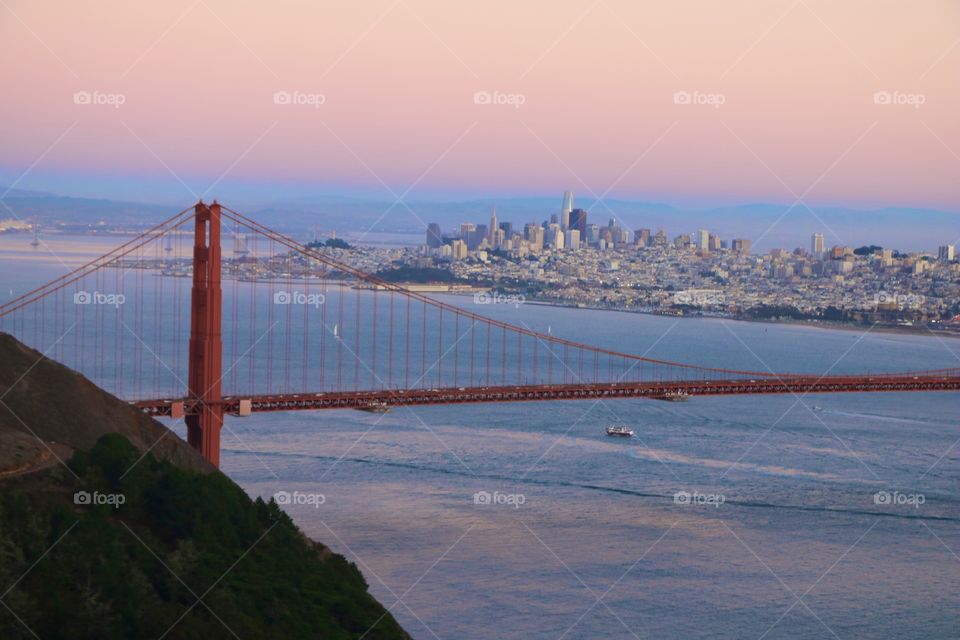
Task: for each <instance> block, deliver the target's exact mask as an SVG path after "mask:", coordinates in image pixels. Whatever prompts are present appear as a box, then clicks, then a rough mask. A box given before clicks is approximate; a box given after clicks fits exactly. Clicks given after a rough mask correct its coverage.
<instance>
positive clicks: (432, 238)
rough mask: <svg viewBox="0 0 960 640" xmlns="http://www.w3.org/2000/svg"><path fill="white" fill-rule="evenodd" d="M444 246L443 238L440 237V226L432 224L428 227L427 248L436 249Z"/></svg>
mask: <svg viewBox="0 0 960 640" xmlns="http://www.w3.org/2000/svg"><path fill="white" fill-rule="evenodd" d="M442 244H443V238H442V237H441V236H440V225H439V224H437V223H436V222H431V223H430V224H428V225H427V246H428V247H430V248H431V249H436V248H437V247H439V246H440V245H442Z"/></svg>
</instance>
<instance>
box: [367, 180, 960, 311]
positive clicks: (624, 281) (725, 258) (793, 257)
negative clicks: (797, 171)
mask: <svg viewBox="0 0 960 640" xmlns="http://www.w3.org/2000/svg"><path fill="white" fill-rule="evenodd" d="M438 229H439V227H437V226H436V225H435V224H431V225H430V227H429V229H428V234H427V239H428V242H427V244H426V245H425V246H423V247H421V248H419V249H397V250H390V251H386V250H364V252H365V253H366V254H367V258H368V259H374V256H375V255H379V257H378V258H377V259H374V264H369V265H367V267H368V268H375V269H383V268H388V267H389V266H390V265H391V264H392V265H394V266H397V265H401V264H402V265H409V266H429V267H434V268H437V267H439V268H443V269H446V270H448V271H449V272H450V273H452V274H453V276H454V277H455V278H456V280H457V281H459V282H461V283H463V284H473V285H476V286H489V287H495V288H499V289H502V290H504V291H511V292H515V293H522V294H523V295H524V296H525V297H526V299H528V300H541V301H545V302H551V303H555V304H564V305H574V306H585V307H602V308H617V309H625V310H637V311H649V312H656V313H671V314H688V313H705V314H716V315H726V316H732V317H756V318H775V317H790V318H795V319H803V318H807V319H820V320H836V321H856V322H882V323H887V324H898V325H911V324H924V325H925V324H927V323H942V324H943V325H944V326H946V325H947V323H949V321H951V320H952V319H953V318H954V317H955V316H957V315H958V314H960V262H958V261H957V259H956V257H955V253H954V247H953V245H944V246H941V247H939V248H938V251H937V253H936V254H933V253H922V252H921V253H910V254H903V253H899V252H898V251H896V250H894V249H891V248H884V247H875V246H868V247H860V248H855V247H849V246H842V245H834V246H831V247H828V246H827V245H826V238H825V236H824V234H823V233H814V234H812V235H811V236H810V246H809V250H807V249H803V248H796V249H793V250H788V249H783V248H773V249H770V250H768V251H767V252H766V253H765V254H762V255H756V254H753V253H751V240H750V239H749V238H735V239H731V240H730V241H727V240H724V239H723V238H722V237H721V234H720V233H717V232H715V231H713V230H710V229H699V230H697V231H696V233H681V234H678V235H676V236H673V238H672V240H668V236H667V233H666V231H665V230H663V229H658V230H657V231H656V232H652V231H651V230H650V229H646V228H640V229H634V230H631V229H628V228H626V227H624V226H623V225H620V224H618V222H617V221H616V220H614V219H611V220H609V221H608V222H607V224H605V225H599V224H596V223H587V211H585V210H583V209H577V208H574V205H573V193H571V192H566V193H564V194H563V198H562V205H561V209H560V215H559V216H557V215H551V216H550V219H549V220H545V221H543V222H528V223H526V224H524V225H523V226H522V227H520V226H514V225H512V224H511V223H509V222H501V221H499V219H498V218H497V213H496V210H495V209H494V210H493V212H492V213H491V219H490V225H489V227H488V226H487V225H485V224H475V223H470V222H464V223H463V224H461V225H460V228H459V231H454V232H452V233H450V234H447V235H443V234H441V233H439V231H438ZM437 238H440V239H441V245H440V246H439V247H438V246H436V243H437ZM956 325H957V327H958V328H960V322H957V323H956Z"/></svg>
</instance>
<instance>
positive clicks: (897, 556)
mask: <svg viewBox="0 0 960 640" xmlns="http://www.w3.org/2000/svg"><path fill="white" fill-rule="evenodd" d="M78 251H79V249H78ZM42 263H43V260H41V259H40V258H37V259H35V260H33V261H31V264H30V265H29V266H28V265H25V264H24V263H23V262H21V261H19V260H14V259H12V256H11V255H10V254H9V253H0V274H2V275H0V290H2V291H3V293H4V294H7V291H8V290H9V289H14V290H17V291H19V290H22V288H23V287H25V286H27V285H29V284H30V283H32V282H36V283H39V282H42V281H44V280H45V279H46V278H47V277H48V276H50V275H55V274H56V273H58V272H62V270H63V268H62V266H60V265H59V264H57V263H55V262H52V263H51V264H49V265H46V266H43V268H41V266H39V265H42ZM4 299H6V295H5V296H4ZM451 300H455V301H457V303H458V304H463V305H467V304H468V303H469V299H467V298H452V299H451ZM483 311H484V312H488V313H489V314H491V315H496V316H498V317H501V318H503V319H507V320H510V321H512V322H516V323H518V324H519V323H525V324H527V325H529V326H531V327H533V328H537V329H541V330H543V329H545V328H546V327H547V326H549V327H551V330H552V331H553V333H554V334H557V335H563V336H564V337H569V338H573V339H577V340H583V341H585V342H591V343H596V344H602V345H607V346H614V347H617V348H620V349H622V350H625V351H632V352H638V353H643V352H646V351H648V350H649V353H648V355H650V356H651V357H660V358H672V359H676V360H683V361H692V362H700V363H704V364H720V363H722V364H724V365H726V366H731V367H742V368H751V369H758V370H764V369H766V368H767V367H769V368H771V369H773V370H789V371H812V372H817V373H822V372H825V371H827V370H828V369H831V367H832V369H831V370H832V371H833V372H850V371H865V370H869V371H882V370H892V369H928V368H940V367H950V366H956V363H957V361H958V358H960V341H956V340H944V341H943V342H941V341H940V340H937V339H936V338H933V337H923V336H902V335H892V334H880V333H869V334H867V335H863V334H862V332H856V331H833V330H819V329H812V328H806V327H791V326H773V325H761V324H749V323H739V322H728V321H720V320H701V319H684V320H681V321H679V322H678V321H676V320H675V319H670V318H660V317H651V316H643V315H633V314H622V313H614V312H594V311H580V310H569V309H556V308H548V307H538V306H534V305H523V306H520V307H519V308H515V307H512V306H507V305H495V306H490V307H485V308H484V309H483ZM957 406H958V405H957V398H956V394H936V393H928V394H876V395H869V394H846V395H844V394H838V395H825V396H808V397H804V398H800V399H798V398H795V397H792V396H783V397H745V398H708V399H700V398H697V399H694V400H692V401H690V402H689V403H683V404H679V403H678V404H673V403H662V402H656V401H616V402H592V401H591V402H556V403H531V404H504V405H478V406H469V407H466V406H454V407H417V408H414V409H400V410H396V411H394V412H393V413H390V414H386V415H382V416H378V415H370V414H365V413H360V412H353V411H331V412H317V413H289V414H269V415H258V416H255V417H252V418H246V419H237V418H228V422H227V427H226V429H225V431H224V434H223V441H224V448H225V451H224V460H223V468H224V471H225V472H226V473H228V474H229V475H230V476H231V477H232V478H233V479H235V480H236V481H237V482H239V483H240V484H241V485H242V486H243V487H244V488H245V489H246V490H247V491H248V492H249V493H250V494H251V495H261V496H264V497H267V496H270V495H273V494H274V493H275V492H278V491H283V492H288V493H293V492H302V493H303V494H322V495H323V497H324V502H323V504H320V505H306V504H302V505H291V506H289V507H287V509H288V511H289V512H290V513H291V514H292V515H293V517H294V518H295V519H296V521H297V522H298V523H299V524H300V526H301V527H302V528H303V529H304V530H305V531H306V532H307V534H308V535H310V536H311V537H314V538H316V539H318V540H320V541H323V542H324V543H326V544H328V545H330V546H331V547H333V548H334V549H335V550H336V551H338V552H340V553H343V554H344V555H346V556H347V557H348V558H350V559H351V560H353V561H354V562H356V564H357V565H358V566H359V567H360V569H361V570H362V571H363V573H364V574H365V576H366V577H367V580H368V582H369V583H370V588H371V591H372V593H373V594H374V595H375V596H376V597H377V598H378V599H379V600H380V601H381V602H383V603H384V604H385V605H386V606H388V607H392V609H391V610H392V611H393V613H394V615H395V616H396V617H397V618H398V619H399V620H400V621H401V623H402V624H403V625H404V626H405V627H406V628H407V629H408V630H409V631H410V632H411V633H412V635H413V636H414V637H417V638H433V637H436V638H442V639H444V640H446V639H448V638H453V639H460V638H490V639H494V638H529V639H534V638H536V639H540V638H543V639H548V640H550V639H557V638H632V637H640V638H646V637H656V638H750V637H753V638H761V637H764V638H828V637H839V638H844V639H845V638H918V637H924V638H953V637H957V636H958V634H960V599H958V597H957V595H956V594H957V592H958V588H960V557H958V556H957V554H960V482H958V480H960V444H958V438H960V430H958V428H957V419H956V413H957ZM611 423H625V424H629V425H631V426H632V427H633V428H635V429H636V431H637V437H636V438H634V439H631V440H614V439H610V438H607V437H605V436H604V435H603V429H604V427H605V426H607V425H608V424H611ZM174 427H175V429H178V430H179V431H181V432H182V429H180V428H179V426H178V425H174ZM478 492H487V493H489V494H492V495H497V496H498V497H500V500H501V501H502V502H503V503H501V504H476V503H475V494H477V493H478ZM678 492H685V493H682V494H681V501H680V502H681V503H678V501H677V498H676V497H675V496H676V494H677V493H678ZM878 492H881V493H880V495H881V499H880V502H881V504H877V499H876V498H875V495H876V494H877V493H878ZM882 492H886V493H882ZM688 495H689V496H693V497H692V498H691V499H690V500H686V501H684V500H682V497H683V496H688ZM887 495H890V496H892V497H891V500H890V502H893V503H897V502H902V504H882V502H883V498H884V497H885V496H887ZM921 501H922V504H918V503H919V502H921ZM683 502H685V503H683Z"/></svg>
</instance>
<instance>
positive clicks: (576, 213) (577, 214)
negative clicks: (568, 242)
mask: <svg viewBox="0 0 960 640" xmlns="http://www.w3.org/2000/svg"><path fill="white" fill-rule="evenodd" d="M569 223H570V225H569V228H570V229H577V230H579V231H580V240H581V241H582V240H583V239H584V238H586V237H587V212H586V211H584V210H583V209H573V210H572V211H570V218H569Z"/></svg>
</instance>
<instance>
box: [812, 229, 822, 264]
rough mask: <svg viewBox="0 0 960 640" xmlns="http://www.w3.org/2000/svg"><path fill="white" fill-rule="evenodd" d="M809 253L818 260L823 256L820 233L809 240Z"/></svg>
mask: <svg viewBox="0 0 960 640" xmlns="http://www.w3.org/2000/svg"><path fill="white" fill-rule="evenodd" d="M810 253H812V254H813V256H814V257H815V258H820V257H822V256H823V234H822V233H815V234H813V236H812V237H811V238H810Z"/></svg>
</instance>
